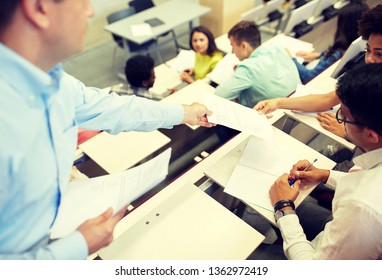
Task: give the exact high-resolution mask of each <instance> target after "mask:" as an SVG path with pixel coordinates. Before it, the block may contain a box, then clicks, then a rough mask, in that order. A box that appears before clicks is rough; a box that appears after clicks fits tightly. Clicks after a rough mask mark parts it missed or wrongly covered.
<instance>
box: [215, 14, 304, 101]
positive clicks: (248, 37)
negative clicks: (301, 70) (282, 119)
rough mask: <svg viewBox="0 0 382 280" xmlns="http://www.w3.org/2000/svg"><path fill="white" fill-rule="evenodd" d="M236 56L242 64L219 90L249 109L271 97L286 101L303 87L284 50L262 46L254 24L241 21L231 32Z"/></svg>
mask: <svg viewBox="0 0 382 280" xmlns="http://www.w3.org/2000/svg"><path fill="white" fill-rule="evenodd" d="M228 37H229V39H230V41H231V45H232V53H234V54H235V55H236V56H237V57H238V59H239V60H240V61H241V63H240V64H239V65H238V66H237V68H236V70H235V72H234V74H233V76H232V77H231V78H230V79H229V80H227V81H226V82H224V83H222V84H221V85H220V86H218V87H217V88H216V94H217V95H218V96H221V97H224V98H227V99H230V100H234V99H237V100H238V102H239V103H240V104H242V105H244V106H247V107H251V108H252V107H253V106H255V105H256V103H257V102H259V101H261V100H264V99H268V98H270V97H271V96H272V97H285V96H287V95H289V94H291V93H292V92H293V91H294V90H295V89H296V87H297V85H298V84H300V83H301V81H300V77H299V74H298V71H297V68H296V65H295V64H294V63H293V61H292V60H291V58H290V57H289V55H288V53H287V52H286V50H285V49H284V48H283V47H282V46H278V45H273V44H272V45H271V44H267V45H260V44H261V39H260V32H259V30H258V28H257V26H256V24H255V23H253V22H249V21H241V22H239V23H237V24H236V25H235V26H234V27H232V28H231V30H230V31H229V32H228Z"/></svg>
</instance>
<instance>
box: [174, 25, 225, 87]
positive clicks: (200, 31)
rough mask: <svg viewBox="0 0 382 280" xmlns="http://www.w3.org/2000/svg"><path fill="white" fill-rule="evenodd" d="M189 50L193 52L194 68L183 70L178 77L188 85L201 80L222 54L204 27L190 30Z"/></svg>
mask: <svg viewBox="0 0 382 280" xmlns="http://www.w3.org/2000/svg"><path fill="white" fill-rule="evenodd" d="M190 48H191V49H192V50H194V51H195V66H194V68H190V69H186V70H184V71H183V72H182V74H181V76H180V77H181V79H182V81H184V82H186V83H189V84H190V83H192V82H194V81H195V80H200V79H203V78H204V77H205V76H206V75H207V74H208V73H210V72H211V71H212V70H214V68H215V66H216V64H217V63H218V62H219V61H220V60H221V59H222V58H223V53H222V52H221V51H219V50H218V48H217V47H216V44H215V39H214V36H213V34H212V32H211V31H210V30H209V29H208V28H207V27H205V26H198V27H195V28H194V29H192V31H191V35H190Z"/></svg>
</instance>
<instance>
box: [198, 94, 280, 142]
mask: <svg viewBox="0 0 382 280" xmlns="http://www.w3.org/2000/svg"><path fill="white" fill-rule="evenodd" d="M205 102H206V103H205V105H206V106H207V108H208V109H210V110H211V111H212V112H213V114H212V115H211V116H208V121H209V122H211V123H216V124H220V125H224V126H227V127H230V128H233V129H236V130H239V131H242V132H246V133H248V134H251V135H254V136H257V137H260V138H263V139H267V140H274V139H275V136H274V132H273V129H272V125H271V123H270V122H269V121H268V119H267V117H266V116H265V115H261V114H259V113H258V112H257V111H256V110H253V109H251V108H248V107H245V106H243V105H241V104H239V103H236V102H232V101H230V100H227V99H225V98H222V97H219V96H216V95H213V94H205Z"/></svg>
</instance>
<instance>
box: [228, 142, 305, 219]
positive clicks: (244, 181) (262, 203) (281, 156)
mask: <svg viewBox="0 0 382 280" xmlns="http://www.w3.org/2000/svg"><path fill="white" fill-rule="evenodd" d="M299 159H300V155H299V153H298V151H291V150H289V149H287V148H285V147H283V146H281V145H277V143H276V144H275V143H273V142H269V141H266V140H264V139H259V138H255V137H251V138H250V139H249V141H248V143H247V146H246V147H245V149H244V152H243V154H242V156H241V158H240V161H239V163H238V164H237V165H236V167H235V169H234V171H233V173H232V175H231V177H230V179H229V181H228V183H227V186H226V187H225V189H224V192H226V193H228V194H230V195H232V196H235V197H237V198H239V199H242V200H244V201H247V202H250V203H252V204H255V205H257V206H259V207H262V208H264V209H267V210H269V211H272V212H273V207H272V204H271V201H270V198H269V189H270V187H271V186H272V184H273V183H274V182H275V181H276V179H277V178H278V177H279V176H281V175H282V174H284V173H289V171H290V169H291V168H292V165H293V164H294V163H296V162H297V161H298V160H299Z"/></svg>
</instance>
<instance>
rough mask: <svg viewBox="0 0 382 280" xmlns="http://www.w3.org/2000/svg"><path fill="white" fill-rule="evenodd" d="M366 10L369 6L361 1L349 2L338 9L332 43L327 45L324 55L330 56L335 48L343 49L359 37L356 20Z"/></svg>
mask: <svg viewBox="0 0 382 280" xmlns="http://www.w3.org/2000/svg"><path fill="white" fill-rule="evenodd" d="M368 10H369V7H368V6H367V5H366V4H364V3H362V2H361V1H360V2H353V3H350V4H348V5H346V6H345V7H343V8H342V9H341V10H339V12H338V19H337V20H338V22H337V31H336V34H335V36H334V44H333V45H332V46H331V47H329V49H328V51H327V53H326V54H325V56H327V57H328V56H330V55H331V54H332V53H333V52H334V51H336V50H343V51H345V50H346V49H347V48H348V47H349V46H350V44H351V43H352V42H353V41H354V40H355V39H357V38H358V37H359V33H358V21H359V20H360V19H361V16H362V14H363V13H364V12H366V11H368Z"/></svg>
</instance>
